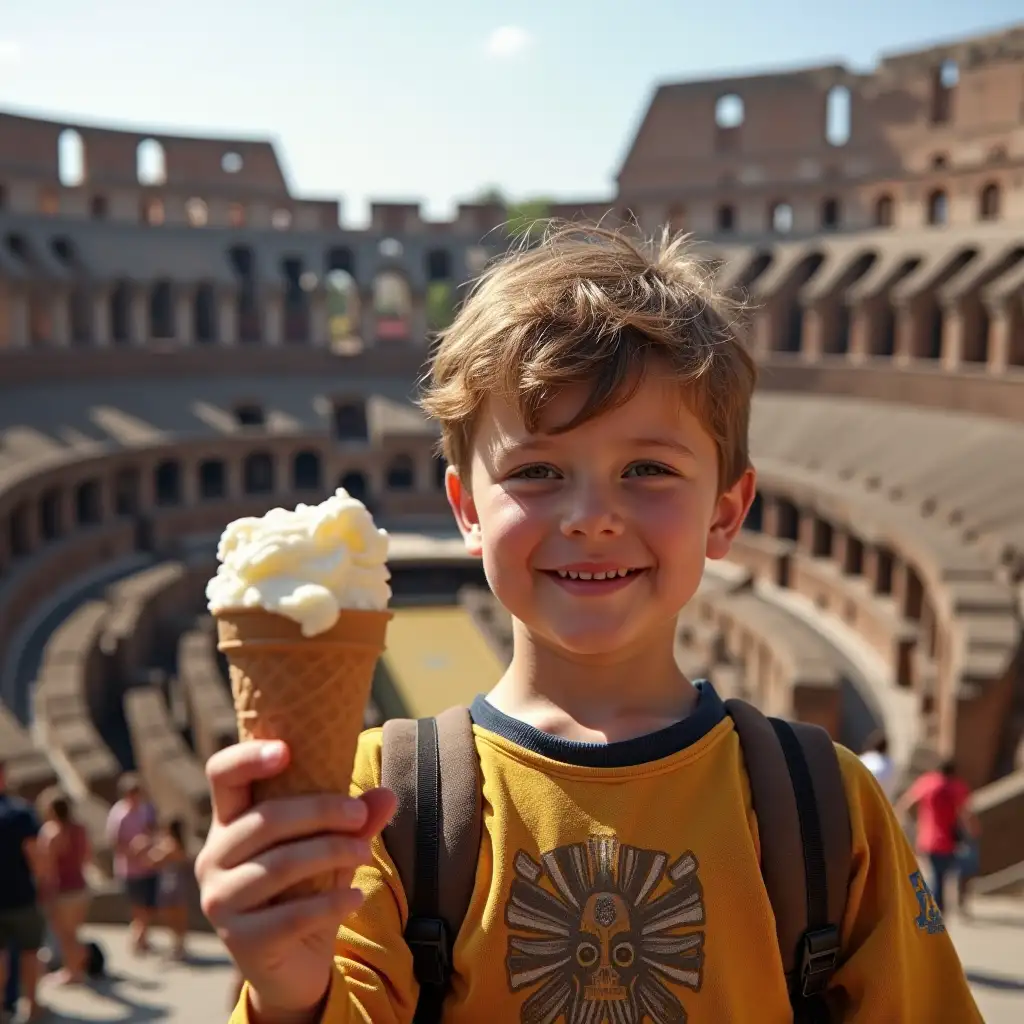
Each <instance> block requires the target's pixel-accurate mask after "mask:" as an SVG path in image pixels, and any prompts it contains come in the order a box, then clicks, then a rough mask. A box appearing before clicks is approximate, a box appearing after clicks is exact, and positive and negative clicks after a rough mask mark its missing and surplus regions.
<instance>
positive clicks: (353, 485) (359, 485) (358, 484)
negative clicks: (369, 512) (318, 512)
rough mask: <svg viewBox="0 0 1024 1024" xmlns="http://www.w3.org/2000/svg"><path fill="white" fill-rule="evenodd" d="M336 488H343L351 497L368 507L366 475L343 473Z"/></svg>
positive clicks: (368, 490)
mask: <svg viewBox="0 0 1024 1024" xmlns="http://www.w3.org/2000/svg"><path fill="white" fill-rule="evenodd" d="M338 486H339V487H342V488H344V490H345V491H347V492H348V494H349V495H350V496H351V497H353V498H357V499H358V500H359V501H361V502H362V503H363V504H364V505H366V506H367V507H369V504H370V488H369V485H368V484H367V482H366V475H365V474H364V473H359V472H354V473H345V474H344V475H343V476H342V478H341V479H340V480H339V481H338Z"/></svg>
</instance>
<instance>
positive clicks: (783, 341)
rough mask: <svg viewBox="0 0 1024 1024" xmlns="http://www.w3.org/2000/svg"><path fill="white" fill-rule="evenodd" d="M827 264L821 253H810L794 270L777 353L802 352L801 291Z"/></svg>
mask: <svg viewBox="0 0 1024 1024" xmlns="http://www.w3.org/2000/svg"><path fill="white" fill-rule="evenodd" d="M824 262H825V257H824V256H823V255H822V254H821V253H820V252H812V253H808V255H807V256H805V257H804V258H803V259H802V260H801V261H800V263H799V264H798V265H797V266H796V267H795V268H794V270H793V273H792V275H791V276H790V278H789V281H788V282H787V285H786V290H785V294H786V295H787V296H788V297H787V299H786V305H785V307H784V316H783V319H782V323H781V325H780V330H779V334H778V337H777V346H778V347H777V351H780V352H792V353H796V352H801V351H803V344H804V308H803V306H802V305H801V303H800V289H801V288H803V286H804V285H805V284H807V282H808V281H810V279H811V278H812V277H814V275H815V274H816V273H817V272H818V269H819V268H820V267H821V265H822V264H823V263H824Z"/></svg>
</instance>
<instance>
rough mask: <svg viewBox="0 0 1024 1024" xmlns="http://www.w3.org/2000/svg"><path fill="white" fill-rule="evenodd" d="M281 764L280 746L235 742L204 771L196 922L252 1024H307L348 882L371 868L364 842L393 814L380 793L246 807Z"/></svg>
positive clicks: (346, 905)
mask: <svg viewBox="0 0 1024 1024" xmlns="http://www.w3.org/2000/svg"><path fill="white" fill-rule="evenodd" d="M287 763H288V749H287V747H286V746H285V745H284V744H283V743H278V742H255V741H250V742H246V743H239V744H236V745H234V746H231V747H227V748H225V749H224V750H221V751H218V752H217V753H216V754H214V755H213V757H211V758H210V760H209V761H208V762H207V765H206V774H207V776H208V778H209V780H210V789H211V793H212V804H213V820H212V823H211V825H210V834H209V835H208V836H207V839H206V843H205V845H204V846H203V849H202V850H201V851H200V853H199V856H198V858H197V859H196V878H197V880H198V882H199V890H200V897H201V903H202V908H203V913H204V914H206V916H207V917H208V918H209V920H210V923H211V924H212V925H213V926H214V928H215V929H216V930H217V934H218V935H219V936H220V938H221V940H222V941H223V942H224V944H225V945H226V946H227V948H228V951H229V952H230V953H231V955H232V957H233V958H234V960H235V962H236V963H237V964H238V967H239V969H240V971H241V972H242V974H243V976H244V977H245V978H246V979H247V980H248V982H249V985H250V989H251V998H252V1003H253V1009H254V1010H255V1011H256V1013H257V1017H258V1019H260V1020H264V1019H265V1020H267V1021H271V1020H272V1021H274V1022H275V1024H276V1022H280V1024H291V1022H292V1021H294V1022H296V1024H298V1022H302V1024H305V1022H306V1021H315V1020H316V1019H317V1007H318V1006H319V1004H320V1002H321V1001H322V999H323V997H324V995H325V994H326V992H327V988H328V985H329V983H330V978H331V970H332V963H333V953H334V939H335V936H336V934H337V931H338V925H339V924H340V923H341V921H342V920H343V919H344V918H345V917H346V916H347V915H348V914H350V913H351V912H352V911H353V910H355V909H356V908H357V907H358V906H359V905H360V903H361V902H362V894H361V893H360V892H359V890H358V889H353V888H352V876H353V874H354V872H355V869H356V868H357V867H358V866H359V865H360V864H365V863H368V862H369V860H370V856H371V855H370V839H371V838H372V837H373V836H375V835H376V834H377V833H378V832H380V830H381V829H382V828H383V827H384V825H385V824H387V821H388V819H389V818H390V817H391V815H392V814H393V813H394V809H395V799H394V796H393V795H392V794H391V793H390V792H388V791H387V790H373V791H371V792H369V793H367V794H365V795H364V796H363V797H362V798H361V799H358V800H353V799H349V798H348V797H345V796H340V795H337V794H328V793H324V794H320V795H317V796H300V797H289V798H287V799H281V800H268V801H266V802H264V803H261V804H259V805H257V806H255V807H254V806H253V800H252V782H253V781H254V780H255V779H265V778H270V777H272V776H274V775H277V774H279V773H280V772H281V771H282V770H283V769H284V767H285V766H286V765H287ZM324 871H335V872H337V873H338V886H337V888H336V889H335V890H333V891H331V892H323V893H320V894H318V895H316V896H310V897H304V898H301V899H294V900H288V901H287V902H283V903H275V904H273V905H271V900H273V898H274V897H275V896H277V895H279V894H280V893H281V892H283V891H284V890H285V889H287V888H288V887H289V886H291V885H294V884H295V883H296V882H300V881H302V880H304V879H306V878H309V877H311V876H313V875H317V874H319V873H321V872H324Z"/></svg>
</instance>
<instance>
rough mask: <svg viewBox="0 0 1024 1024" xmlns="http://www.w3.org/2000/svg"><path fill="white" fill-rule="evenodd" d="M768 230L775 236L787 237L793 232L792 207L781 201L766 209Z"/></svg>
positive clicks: (790, 204)
mask: <svg viewBox="0 0 1024 1024" xmlns="http://www.w3.org/2000/svg"><path fill="white" fill-rule="evenodd" d="M768 230H769V231H774V232H775V234H777V235H788V234H790V233H791V232H792V230H793V205H792V203H788V202H786V201H785V200H783V199H780V200H776V201H775V202H774V203H772V204H771V206H770V207H769V208H768Z"/></svg>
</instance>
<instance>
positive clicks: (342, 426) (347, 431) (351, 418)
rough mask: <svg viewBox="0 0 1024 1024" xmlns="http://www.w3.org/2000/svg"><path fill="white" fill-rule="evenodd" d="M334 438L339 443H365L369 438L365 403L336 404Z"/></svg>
mask: <svg viewBox="0 0 1024 1024" xmlns="http://www.w3.org/2000/svg"><path fill="white" fill-rule="evenodd" d="M334 436H335V438H337V439H338V440H339V441H365V440H367V439H368V438H369V436H370V435H369V427H368V424H367V419H366V404H365V403H364V402H362V401H356V402H337V403H335V406H334Z"/></svg>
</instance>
